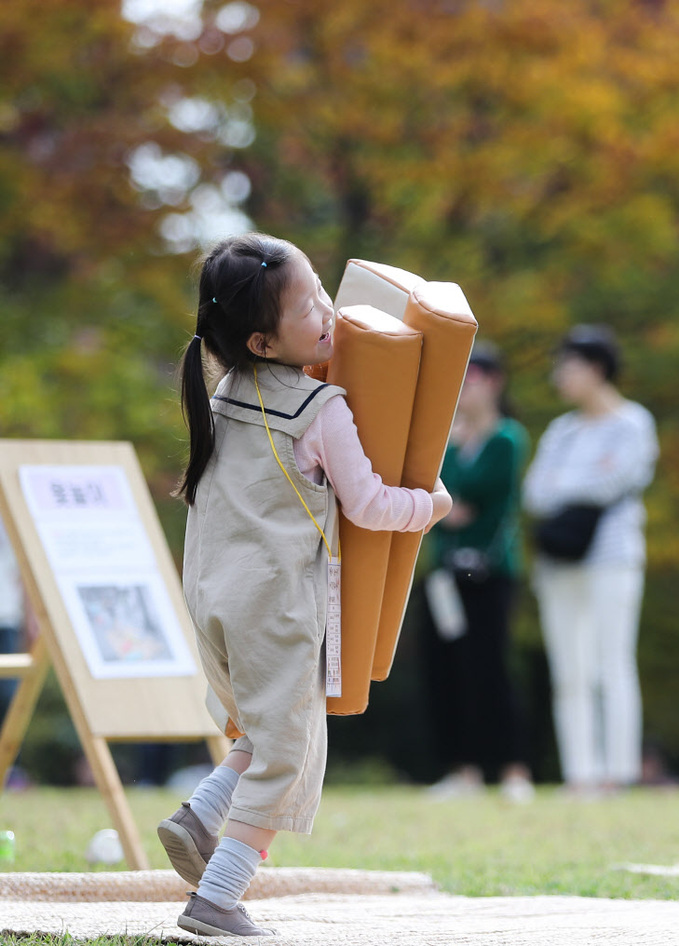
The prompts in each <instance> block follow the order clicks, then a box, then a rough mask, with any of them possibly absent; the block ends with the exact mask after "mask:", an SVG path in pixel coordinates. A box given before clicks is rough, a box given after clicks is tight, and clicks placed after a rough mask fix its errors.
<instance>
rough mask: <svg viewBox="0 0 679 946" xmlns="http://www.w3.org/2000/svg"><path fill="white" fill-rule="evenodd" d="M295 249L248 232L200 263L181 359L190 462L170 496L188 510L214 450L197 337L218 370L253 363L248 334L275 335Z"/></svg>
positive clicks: (224, 241)
mask: <svg viewBox="0 0 679 946" xmlns="http://www.w3.org/2000/svg"><path fill="white" fill-rule="evenodd" d="M299 252H300V251H299V250H297V249H296V247H294V246H293V245H292V243H288V242H287V241H286V240H279V239H277V238H276V237H272V236H268V235H267V234H265V233H247V234H244V235H242V236H235V237H230V238H229V239H227V240H223V241H222V242H220V243H218V244H217V245H216V246H215V247H214V248H213V249H212V250H211V252H210V253H209V254H208V255H207V256H206V257H205V259H204V260H203V265H202V269H201V273H200V281H199V285H198V314H197V319H196V334H195V335H194V337H193V338H192V339H191V341H190V342H189V343H188V345H187V346H186V350H185V351H184V355H183V357H182V361H181V400H182V413H183V415H184V420H185V422H186V425H187V427H188V429H189V441H190V450H189V462H188V464H187V467H186V470H185V472H184V476H183V479H182V481H181V483H180V485H179V487H178V488H177V490H176V493H175V495H177V496H182V495H183V496H184V499H185V501H186V503H187V504H188V505H189V506H192V505H193V503H194V502H195V499H196V489H197V488H198V482H199V480H200V478H201V476H202V475H203V472H204V471H205V467H206V466H207V464H208V462H209V460H210V457H211V456H212V453H213V451H214V444H215V428H214V419H213V417H212V410H211V408H210V398H209V395H208V391H207V387H206V384H205V376H204V374H203V358H202V353H201V339H202V342H203V345H204V347H205V351H206V352H207V353H208V354H209V355H211V356H212V358H213V359H214V360H215V362H216V363H217V365H218V366H219V368H220V369H221V370H222V371H223V373H224V374H226V372H227V371H231V370H236V371H240V370H242V369H243V368H244V367H245V366H246V365H248V364H251V363H253V362H255V361H257V356H256V355H254V354H253V353H252V352H251V351H250V349H249V348H248V345H247V342H248V339H249V338H250V336H251V335H252V333H253V332H261V333H262V334H263V335H265V336H268V335H275V333H276V330H277V328H278V324H279V321H280V317H281V307H280V301H281V296H282V293H283V291H284V289H285V288H286V286H287V284H288V279H289V269H290V268H289V266H288V265H287V264H288V263H289V262H290V260H291V259H292V258H293V257H294V255H295V254H296V253H299Z"/></svg>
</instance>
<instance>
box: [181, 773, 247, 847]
mask: <svg viewBox="0 0 679 946" xmlns="http://www.w3.org/2000/svg"><path fill="white" fill-rule="evenodd" d="M239 778H240V776H239V774H238V772H236V771H235V770H234V769H230V768H229V767H228V766H226V765H218V766H217V768H216V769H215V770H214V772H211V773H210V775H208V776H207V778H204V779H203V781H202V782H201V783H200V785H199V786H198V788H197V789H196V790H195V792H194V793H193V795H192V796H191V797H190V798H189V804H190V805H191V810H192V811H193V813H194V814H195V816H196V818H198V820H199V821H200V822H201V823H202V824H203V827H204V828H205V830H206V831H208V832H209V833H210V834H219V832H220V831H221V830H222V827H223V825H224V822H225V821H226V819H227V817H228V814H229V808H230V807H231V796H232V795H233V793H234V789H235V788H236V785H238V779H239Z"/></svg>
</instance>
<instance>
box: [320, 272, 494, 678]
mask: <svg viewBox="0 0 679 946" xmlns="http://www.w3.org/2000/svg"><path fill="white" fill-rule="evenodd" d="M349 302H362V303H369V304H371V305H379V306H380V307H381V308H383V309H385V310H386V311H387V312H388V313H389V314H391V315H394V316H396V317H398V318H401V319H403V320H404V321H405V323H406V324H408V325H410V326H412V327H413V328H417V329H418V330H419V331H421V332H422V335H423V339H424V341H423V353H422V362H421V365H420V370H419V377H418V382H417V394H416V398H415V406H414V409H413V417H412V422H411V430H410V434H409V442H408V448H407V455H406V460H405V462H404V470H403V478H402V481H401V482H402V485H403V486H408V487H410V488H414V487H421V488H423V489H426V490H429V491H431V490H432V489H433V487H434V484H435V482H436V478H437V476H438V475H439V472H440V469H441V464H442V462H443V454H444V452H445V448H446V444H447V441H448V436H449V433H450V427H451V425H452V421H453V417H454V414H455V409H456V407H457V401H458V398H459V394H460V389H461V387H462V382H463V381H464V375H465V372H466V368H467V363H468V360H469V355H470V352H471V348H472V344H473V341H474V335H475V333H476V329H477V323H476V319H475V318H474V316H473V314H472V312H471V309H470V307H469V303H468V302H467V299H466V298H465V295H464V293H463V292H462V290H461V289H460V287H459V286H458V285H457V284H456V283H440V282H439V283H437V282H432V283H427V282H425V280H423V279H422V278H421V277H420V276H417V275H415V274H413V273H409V272H407V271H406V270H402V269H397V268H396V267H393V266H387V265H385V264H384V263H373V262H369V261H368V260H359V259H351V260H349V262H348V263H347V266H346V269H345V271H344V275H343V277H342V282H341V283H340V287H339V289H338V293H337V298H336V302H335V305H336V307H337V306H338V305H342V304H346V303H349ZM333 357H334V356H333ZM344 387H347V386H346V385H344ZM349 390H350V389H349V388H348V387H347V391H349ZM359 432H360V431H359ZM364 447H365V445H364ZM365 449H366V453H367V454H368V456H370V455H371V454H370V451H369V449H368V448H367V447H366V448H365ZM371 449H372V447H371ZM421 539H422V535H421V533H415V534H414V533H395V534H394V535H393V538H392V541H391V543H390V544H389V564H388V569H387V578H386V582H385V594H384V600H383V605H382V609H381V616H380V624H379V628H378V633H377V642H376V646H375V654H374V658H373V667H372V668H371V676H372V677H373V679H375V680H384V679H385V678H386V677H387V676H388V675H389V671H390V669H391V665H392V662H393V658H394V653H395V650H396V645H397V643H398V638H399V634H400V630H401V625H402V622H403V615H404V613H405V607H406V604H407V602H408V596H409V594H410V588H411V585H412V580H413V573H414V570H415V563H416V561H417V554H418V551H419V548H420V543H421ZM351 581H353V579H351V580H350V579H345V578H344V577H343V586H345V588H344V591H343V600H344V599H345V598H346V599H347V600H354V598H355V597H356V598H357V599H358V600H360V598H361V596H362V595H363V594H364V588H363V586H362V584H361V583H360V580H359V581H357V584H356V586H355V587H353V585H352V584H351ZM352 672H354V673H358V674H362V673H364V672H365V670H364V668H359V667H353V668H352Z"/></svg>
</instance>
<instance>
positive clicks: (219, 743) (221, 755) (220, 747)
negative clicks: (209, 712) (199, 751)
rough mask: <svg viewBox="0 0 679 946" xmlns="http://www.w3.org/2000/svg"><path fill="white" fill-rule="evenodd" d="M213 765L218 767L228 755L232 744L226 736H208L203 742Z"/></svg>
mask: <svg viewBox="0 0 679 946" xmlns="http://www.w3.org/2000/svg"><path fill="white" fill-rule="evenodd" d="M205 741H206V742H207V747H208V750H209V752H210V757H211V759H212V763H213V765H219V763H220V762H223V761H224V759H225V758H226V756H227V755H228V754H229V750H230V749H231V746H232V745H233V743H232V742H231V740H230V739H227V738H226V736H208V737H207V738H206V740H205Z"/></svg>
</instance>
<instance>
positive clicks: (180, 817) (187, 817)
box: [158, 801, 219, 887]
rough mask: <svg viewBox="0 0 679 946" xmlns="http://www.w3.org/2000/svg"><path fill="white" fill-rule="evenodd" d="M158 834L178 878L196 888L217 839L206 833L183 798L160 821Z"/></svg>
mask: <svg viewBox="0 0 679 946" xmlns="http://www.w3.org/2000/svg"><path fill="white" fill-rule="evenodd" d="M158 837H159V838H160V843H161V844H162V845H163V847H164V848H165V850H166V852H167V856H168V857H169V858H170V863H171V864H172V866H173V867H174V869H175V870H176V871H177V873H178V874H179V876H180V877H181V878H182V880H185V881H186V882H187V883H189V884H193V886H194V887H197V886H198V884H199V883H200V878H201V877H202V876H203V872H204V871H205V868H206V866H207V862H208V861H209V860H210V858H211V857H212V855H213V854H214V852H215V848H216V847H217V843H218V841H219V838H217V837H215V836H214V835H212V834H208V833H207V831H206V830H205V828H204V827H203V823H202V822H201V821H199V820H198V818H197V816H196V815H195V814H194V812H193V811H191V806H190V805H189V803H188V802H187V801H183V802H182V806H181V808H178V809H177V811H175V813H174V814H173V815H172V816H171V817H170V818H165V820H164V821H161V822H160V824H159V825H158Z"/></svg>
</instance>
